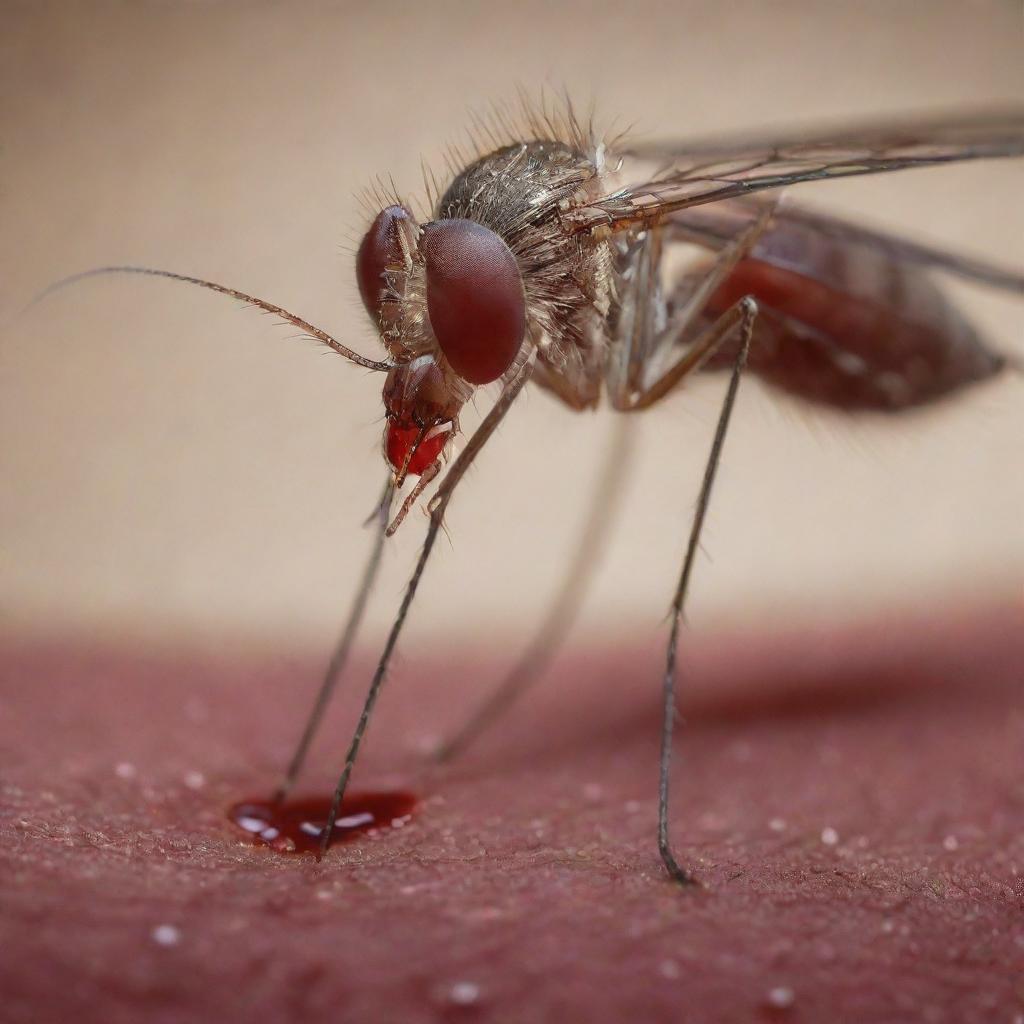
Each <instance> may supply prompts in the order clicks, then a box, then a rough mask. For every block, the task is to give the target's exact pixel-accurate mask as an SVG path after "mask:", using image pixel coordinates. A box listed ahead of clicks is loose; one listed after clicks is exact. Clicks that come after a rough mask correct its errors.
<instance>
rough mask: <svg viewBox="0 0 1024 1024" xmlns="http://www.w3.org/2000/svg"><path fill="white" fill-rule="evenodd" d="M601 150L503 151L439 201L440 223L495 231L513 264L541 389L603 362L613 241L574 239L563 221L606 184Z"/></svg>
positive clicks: (530, 145) (557, 145)
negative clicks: (459, 221) (552, 378)
mask: <svg viewBox="0 0 1024 1024" xmlns="http://www.w3.org/2000/svg"><path fill="white" fill-rule="evenodd" d="M601 163H602V158H601V155H600V153H590V154H587V153H584V152H582V151H581V150H579V149H576V148H574V147H572V146H569V145H567V144H565V143H563V142H554V141H533V142H525V143H518V144H515V145H510V146H505V147H503V148H501V149H498V150H495V151H494V152H492V153H489V154H487V155H486V156H483V157H481V158H480V159H479V160H477V161H475V162H474V163H472V164H470V165H469V166H468V167H466V169H465V170H463V171H462V172H461V173H459V174H458V175H457V176H456V178H455V179H454V180H453V181H452V183H451V185H450V186H449V187H448V189H447V191H445V193H444V194H443V195H442V196H441V198H440V199H439V200H438V203H437V206H436V209H435V216H436V217H437V218H438V219H444V218H454V217H464V218H466V219H469V220H473V221H476V222H478V223H480V224H483V225H484V226H486V227H488V228H490V229H491V230H492V231H494V232H496V233H497V234H499V235H500V236H501V237H502V238H503V239H504V240H505V242H506V244H507V245H508V247H509V249H511V251H512V253H513V254H514V256H515V257H516V260H517V262H518V264H519V268H520V272H521V274H522V279H523V287H524V290H525V292H526V307H527V311H528V322H527V331H528V335H529V337H530V339H531V340H532V342H533V344H535V345H536V347H537V349H538V354H539V359H540V363H541V367H540V369H541V371H542V372H541V375H540V382H541V383H543V382H544V378H545V377H546V376H549V375H551V374H554V375H557V376H570V377H578V376H579V371H580V370H582V369H583V368H584V367H591V366H593V365H594V364H595V363H597V362H600V360H601V359H602V358H603V352H604V345H605V340H606V339H605V334H604V330H605V324H606V322H607V319H608V313H609V310H610V308H611V307H612V305H613V303H614V298H615V294H614V293H615V287H614V273H613V268H614V262H613V256H612V250H611V247H610V245H609V243H608V242H607V241H605V240H602V239H600V238H596V237H594V235H593V234H590V233H587V234H585V235H572V234H570V233H569V232H568V231H566V230H565V229H564V228H563V224H562V216H563V215H564V213H565V212H567V211H568V210H570V209H572V208H574V207H576V206H580V205H585V204H586V203H587V202H589V201H590V200H591V199H592V198H593V196H595V195H597V194H598V193H599V192H600V191H601V190H602V189H603V188H604V187H605V185H606V182H605V181H604V174H603V168H602V166H601Z"/></svg>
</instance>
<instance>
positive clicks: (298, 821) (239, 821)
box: [228, 792, 416, 853]
mask: <svg viewBox="0 0 1024 1024" xmlns="http://www.w3.org/2000/svg"><path fill="white" fill-rule="evenodd" d="M415 806H416V797H414V796H413V795H412V794H411V793H402V792H396V793H356V794H353V795H352V796H349V797H346V798H345V800H344V801H343V802H342V805H341V810H340V811H339V812H338V818H337V820H336V821H335V822H334V833H333V835H332V837H331V841H332V842H335V843H336V842H339V841H340V840H344V839H349V838H351V837H353V836H356V835H359V833H361V832H366V831H367V830H369V829H372V828H377V829H383V828H391V827H393V826H396V825H397V824H399V823H400V824H403V825H404V824H405V821H406V819H407V818H408V816H409V815H410V814H412V811H413V808H414V807H415ZM330 810H331V797H329V796H325V797H307V798H305V799H302V800H293V801H290V802H288V803H283V804H275V803H274V802H273V801H270V800H245V801H243V802H242V803H239V804H235V805H234V806H233V807H232V808H231V809H230V810H229V811H228V819H229V820H230V821H231V822H232V823H233V824H235V825H236V826H238V828H240V829H241V830H242V831H243V832H246V833H248V835H250V836H251V837H252V840H253V842H254V843H257V844H260V845H264V846H269V847H270V848H271V849H272V850H277V852H278V853H317V852H318V851H319V849H320V836H321V833H322V832H323V830H324V826H325V825H326V824H327V817H328V815H329V814H330Z"/></svg>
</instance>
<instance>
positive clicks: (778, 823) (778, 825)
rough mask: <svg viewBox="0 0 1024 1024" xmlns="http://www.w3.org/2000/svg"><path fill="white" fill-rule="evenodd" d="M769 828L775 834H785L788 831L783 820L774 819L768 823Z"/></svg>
mask: <svg viewBox="0 0 1024 1024" xmlns="http://www.w3.org/2000/svg"><path fill="white" fill-rule="evenodd" d="M768 827H769V828H770V829H771V830H772V831H773V832H785V831H786V823H785V822H784V821H783V820H782V819H781V818H772V820H771V821H769V822H768Z"/></svg>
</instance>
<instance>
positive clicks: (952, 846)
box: [942, 836, 960, 850]
mask: <svg viewBox="0 0 1024 1024" xmlns="http://www.w3.org/2000/svg"><path fill="white" fill-rule="evenodd" d="M959 847H960V840H959V839H957V837H956V836H946V838H945V839H943V840H942V848H943V849H944V850H956V849H959Z"/></svg>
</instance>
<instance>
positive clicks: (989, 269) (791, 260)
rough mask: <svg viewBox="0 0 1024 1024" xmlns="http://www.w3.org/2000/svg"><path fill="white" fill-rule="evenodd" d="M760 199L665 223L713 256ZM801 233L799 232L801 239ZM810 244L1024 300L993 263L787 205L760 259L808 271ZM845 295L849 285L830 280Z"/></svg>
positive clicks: (1015, 277) (1014, 279) (685, 213)
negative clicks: (942, 275)
mask: <svg viewBox="0 0 1024 1024" xmlns="http://www.w3.org/2000/svg"><path fill="white" fill-rule="evenodd" d="M760 205H761V204H760V203H758V202H756V201H755V200H744V199H733V200H725V201H722V202H719V203H715V204H714V205H711V206H701V207H696V208H691V209H684V210H680V211H677V212H676V213H674V214H673V215H672V216H670V217H669V218H667V220H666V222H665V227H666V232H667V236H668V237H669V238H670V239H672V240H673V241H681V242H688V243H691V244H694V245H699V246H702V247H704V248H706V249H710V250H711V251H713V252H717V251H720V250H721V249H723V248H724V247H726V246H727V245H729V244H731V243H733V242H734V241H735V239H736V238H738V237H739V235H740V234H741V233H742V232H743V230H744V229H745V228H746V227H748V226H749V224H750V223H751V221H752V220H753V219H754V218H755V217H756V216H757V214H758V211H759V210H760ZM797 233H799V234H798V235H797ZM809 243H810V244H811V245H813V247H814V248H821V247H822V245H831V246H832V247H833V248H841V249H843V250H844V251H847V252H849V251H852V252H854V253H856V252H858V251H859V252H861V253H863V254H864V255H863V256H862V260H863V258H864V257H867V258H871V257H874V258H875V260H876V261H877V260H884V261H888V262H889V263H890V264H896V263H900V264H913V265H916V266H919V267H922V268H923V269H926V270H938V271H942V272H943V273H947V274H954V275H956V276H958V277H962V278H965V279H966V280H968V281H972V282H975V283H977V284H982V285H987V286H989V287H991V288H997V289H1001V290H1003V291H1007V292H1011V293H1016V294H1019V295H1024V272H1022V271H1020V270H1016V269H1014V268H1011V267H1006V266H1001V265H999V264H997V263H993V262H990V261H989V260H985V259H980V258H978V257H973V256H966V255H964V254H962V253H957V252H950V251H949V250H948V249H942V248H939V247H937V246H930V245H927V244H924V243H921V242H917V241H914V240H912V239H909V238H902V237H900V236H899V235H894V234H890V233H888V232H885V231H880V230H878V229H875V228H871V227H865V226H863V225H861V224H854V223H853V222H851V221H848V220H843V219H842V218H840V217H835V216H832V215H830V214H827V213H823V212H821V211H819V210H814V209H809V208H808V207H806V206H798V205H796V204H795V203H788V202H787V203H784V204H780V205H779V206H777V207H776V209H775V212H774V213H773V215H772V224H771V226H770V227H769V229H768V231H767V232H766V234H765V236H764V238H763V239H762V240H761V242H760V243H759V245H758V246H756V247H755V250H754V255H755V256H756V257H757V258H760V259H768V260H769V262H773V263H775V264H777V265H779V266H789V267H794V266H795V267H796V268H797V269H804V264H805V263H806V259H807V249H808V245H809ZM837 262H842V261H836V260H834V259H833V260H831V261H822V266H821V267H820V268H819V272H820V273H821V274H823V275H827V274H828V273H829V271H833V272H838V268H837V266H836V264H837ZM829 283H831V284H833V285H835V286H836V287H838V288H839V290H842V289H843V284H844V282H842V281H836V280H833V281H830V282H829Z"/></svg>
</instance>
